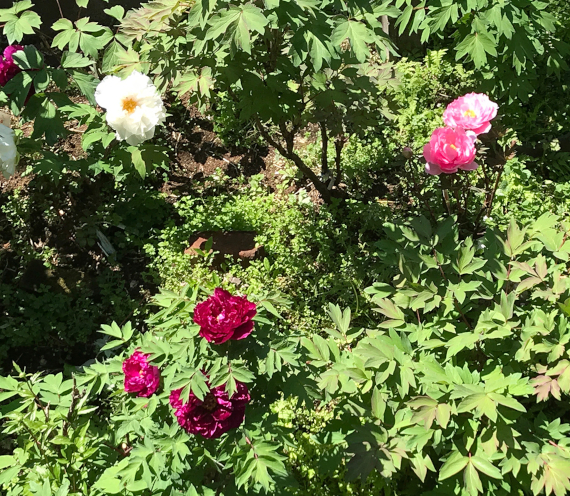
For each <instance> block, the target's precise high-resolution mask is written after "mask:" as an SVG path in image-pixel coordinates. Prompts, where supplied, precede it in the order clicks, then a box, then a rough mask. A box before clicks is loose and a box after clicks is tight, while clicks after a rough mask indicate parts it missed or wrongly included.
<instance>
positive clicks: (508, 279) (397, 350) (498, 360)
mask: <svg viewBox="0 0 570 496" xmlns="http://www.w3.org/2000/svg"><path fill="white" fill-rule="evenodd" d="M569 230H570V225H569V224H568V222H563V223H562V224H559V221H558V219H557V218H556V217H555V216H553V215H551V214H544V215H542V216H541V217H540V218H538V219H537V220H535V221H534V222H532V223H531V224H530V225H528V226H527V227H525V228H520V227H519V226H517V224H516V222H514V221H511V223H510V225H509V228H508V230H507V232H506V234H504V233H501V232H499V231H496V230H492V229H489V230H487V232H486V234H485V236H484V237H482V238H480V239H479V240H475V241H474V240H473V239H472V238H466V239H463V240H462V239H460V238H459V237H458V231H457V226H456V224H455V223H454V220H453V218H448V219H447V220H446V221H445V222H442V223H440V224H439V225H438V226H436V227H435V228H432V226H431V225H430V223H429V221H428V220H427V219H426V218H421V217H420V218H416V219H414V220H413V221H412V222H411V224H410V225H406V226H398V225H394V224H387V225H386V228H385V233H386V239H384V240H382V241H380V242H378V244H377V250H378V256H379V257H380V259H381V260H382V261H383V263H385V264H386V265H387V266H389V267H392V268H393V279H392V282H391V283H390V284H386V283H385V282H380V281H379V282H378V283H377V284H374V285H373V286H371V287H370V288H368V289H367V290H366V293H367V294H369V295H370V298H371V301H372V303H373V304H375V305H376V307H377V308H376V311H377V312H379V313H380V314H381V315H382V316H383V319H382V320H380V321H379V322H378V320H376V325H375V326H366V328H362V327H361V326H356V327H355V326H351V325H350V319H351V313H350V310H349V309H347V310H345V311H344V312H341V310H340V308H338V307H335V306H331V317H332V319H333V322H334V324H335V328H334V329H332V330H327V335H326V336H325V337H326V339H325V338H323V337H322V336H320V335H315V336H314V337H313V338H312V339H304V340H303V344H304V346H305V348H306V349H307V350H308V352H309V354H310V357H311V360H312V362H311V365H312V366H313V367H314V368H315V370H320V378H319V380H318V388H319V390H321V391H323V396H322V399H323V401H326V402H330V401H333V402H334V404H335V405H336V408H337V410H336V412H337V414H338V416H339V418H340V423H339V424H336V423H335V424H332V425H331V426H330V427H329V428H328V429H327V431H328V432H330V434H331V435H332V434H333V433H336V434H337V436H338V425H343V426H344V429H345V430H344V431H343V432H346V435H342V436H338V437H337V440H338V441H337V442H338V443H339V444H340V445H342V444H343V443H347V445H348V446H347V448H346V449H345V450H344V451H345V456H347V457H348V458H350V461H349V463H348V475H349V477H354V478H356V477H362V478H366V477H367V476H368V475H369V474H370V473H371V472H373V471H378V472H379V473H381V474H382V475H383V476H384V477H397V480H399V481H400V485H399V487H398V490H397V491H396V494H412V493H413V492H416V493H418V492H419V493H420V494H426V495H428V494H430V495H436V494H466V495H467V494H469V495H473V496H475V495H477V494H479V493H483V494H485V495H491V494H493V495H505V496H507V495H512V494H529V493H532V494H535V495H536V494H539V493H541V492H542V491H543V490H544V491H545V492H546V494H550V493H552V492H554V493H555V494H559V495H563V494H566V491H567V490H568V489H569V488H570V479H569V475H570V454H569V451H568V447H569V446H570V437H569V433H570V424H569V423H567V422H565V420H567V419H568V413H569V411H570V408H569V407H568V402H567V400H566V399H567V397H568V395H569V394H570V360H568V359H569V358H570V354H569V350H568V342H569V341H570V334H568V318H569V317H570V307H569V304H570V298H569V296H570V285H568V276H567V274H568V263H569V260H570V240H568V239H567V236H568V232H569ZM358 336H361V337H360V338H358V339H356V337H358ZM412 471H413V472H414V473H415V474H416V475H417V478H413V479H411V480H410V479H407V478H404V477H403V474H406V473H411V472H412ZM414 481H415V482H414Z"/></svg>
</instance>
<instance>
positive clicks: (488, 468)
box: [471, 455, 503, 479]
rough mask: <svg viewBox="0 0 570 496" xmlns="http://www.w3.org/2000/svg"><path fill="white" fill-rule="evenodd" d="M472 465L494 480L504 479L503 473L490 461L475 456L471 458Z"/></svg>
mask: <svg viewBox="0 0 570 496" xmlns="http://www.w3.org/2000/svg"><path fill="white" fill-rule="evenodd" d="M471 463H472V464H473V465H474V466H475V468H476V469H477V470H479V472H483V473H484V474H485V475H488V476H489V477H492V478H493V479H502V478H503V476H502V474H501V471H500V470H499V469H498V468H497V467H495V465H493V464H492V463H491V462H490V461H489V460H487V459H485V458H482V457H480V456H479V455H475V456H472V457H471Z"/></svg>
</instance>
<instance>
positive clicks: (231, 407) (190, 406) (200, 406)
mask: <svg viewBox="0 0 570 496" xmlns="http://www.w3.org/2000/svg"><path fill="white" fill-rule="evenodd" d="M236 386H237V391H236V392H235V393H234V395H233V396H232V397H231V398H230V397H229V396H228V393H227V392H226V389H225V385H222V386H218V387H216V388H213V389H210V392H209V393H208V394H207V395H206V397H205V398H204V401H200V400H199V399H198V398H196V396H194V394H193V393H192V392H190V398H189V399H188V403H183V402H182V400H181V399H180V393H181V392H182V389H175V390H174V391H172V392H171V393H170V405H171V406H172V408H174V415H175V416H176V419H177V420H178V424H180V426H181V427H182V428H183V429H184V430H186V431H187V432H189V433H190V434H200V435H201V436H203V437H206V438H218V437H220V436H221V435H222V434H224V433H226V432H228V431H229V430H230V429H235V428H237V427H239V426H240V425H241V423H242V422H243V419H244V416H245V407H246V405H247V404H248V403H249V401H250V399H251V398H250V396H249V391H248V390H247V387H246V385H245V384H243V383H241V382H239V381H236Z"/></svg>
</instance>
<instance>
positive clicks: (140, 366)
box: [123, 351, 160, 398]
mask: <svg viewBox="0 0 570 496" xmlns="http://www.w3.org/2000/svg"><path fill="white" fill-rule="evenodd" d="M123 372H124V373H125V391H126V392H127V393H138V394H137V396H141V397H144V398H148V397H149V396H150V395H151V394H153V393H154V392H155V391H156V390H157V389H158V384H159V383H160V370H159V369H158V367H155V366H154V365H151V364H149V363H148V355H146V354H144V353H142V352H140V351H135V352H134V353H133V354H132V355H131V356H130V357H129V358H127V359H126V360H125V361H124V362H123Z"/></svg>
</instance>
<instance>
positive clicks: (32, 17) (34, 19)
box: [3, 2, 42, 45]
mask: <svg viewBox="0 0 570 496" xmlns="http://www.w3.org/2000/svg"><path fill="white" fill-rule="evenodd" d="M20 3H22V2H20ZM3 19H4V20H6V21H7V22H6V24H5V25H4V34H5V35H6V37H7V38H8V43H9V44H10V45H12V44H13V43H14V42H20V41H22V38H23V37H24V35H26V34H34V28H37V29H39V27H40V26H41V24H42V20H41V18H40V16H39V15H38V14H36V13H35V12H30V11H26V12H24V13H23V14H22V15H21V16H19V17H18V16H17V15H15V14H7V15H4V16H3Z"/></svg>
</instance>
